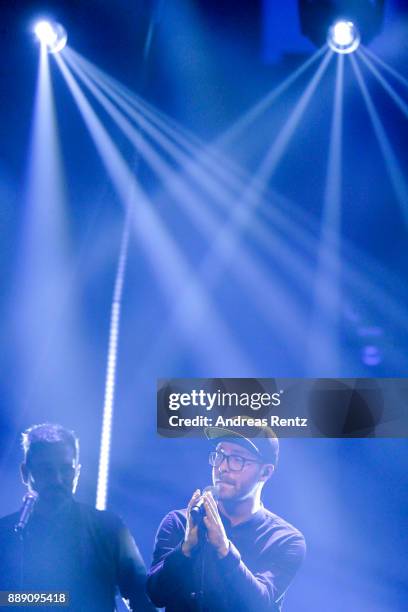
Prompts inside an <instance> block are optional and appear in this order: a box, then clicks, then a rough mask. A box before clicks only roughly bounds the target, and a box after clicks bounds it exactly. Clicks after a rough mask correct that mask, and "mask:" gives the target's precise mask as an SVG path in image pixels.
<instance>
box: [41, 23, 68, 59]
mask: <svg viewBox="0 0 408 612" xmlns="http://www.w3.org/2000/svg"><path fill="white" fill-rule="evenodd" d="M34 33H35V35H36V36H37V38H38V40H39V41H40V43H41V44H42V45H44V46H45V47H46V48H47V50H48V51H49V53H59V51H62V49H63V48H64V47H65V45H66V44H67V38H68V37H67V32H66V30H65V28H64V27H63V26H62V25H61V24H60V23H56V22H53V21H38V22H37V23H36V25H35V26H34Z"/></svg>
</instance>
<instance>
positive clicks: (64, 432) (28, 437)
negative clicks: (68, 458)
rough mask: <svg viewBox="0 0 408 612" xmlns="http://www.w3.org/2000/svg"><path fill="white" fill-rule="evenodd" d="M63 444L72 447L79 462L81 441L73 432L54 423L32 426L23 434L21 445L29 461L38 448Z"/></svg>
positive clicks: (25, 458)
mask: <svg viewBox="0 0 408 612" xmlns="http://www.w3.org/2000/svg"><path fill="white" fill-rule="evenodd" d="M58 442H62V443H63V444H66V445H67V446H70V447H71V448H72V450H73V451H74V456H75V462H76V463H78V461H79V439H78V437H77V436H76V434H75V433H74V432H73V431H70V430H69V429H66V428H65V427H62V425H55V424H53V423H41V424H40V425H32V426H31V427H29V428H28V429H26V430H25V431H24V432H23V433H22V434H21V444H22V446H23V450H24V460H25V462H27V461H28V459H29V455H30V453H31V451H32V449H33V448H35V447H36V446H44V445H45V444H56V443H58Z"/></svg>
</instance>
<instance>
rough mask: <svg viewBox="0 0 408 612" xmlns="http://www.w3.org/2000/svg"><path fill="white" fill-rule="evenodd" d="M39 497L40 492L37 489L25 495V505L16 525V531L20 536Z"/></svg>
mask: <svg viewBox="0 0 408 612" xmlns="http://www.w3.org/2000/svg"><path fill="white" fill-rule="evenodd" d="M37 499H38V493H36V492H35V491H29V492H28V493H26V494H25V495H24V497H23V505H22V507H21V511H20V518H19V520H18V523H16V525H15V527H14V531H15V532H16V533H18V534H19V535H20V536H21V535H22V534H23V531H24V529H25V528H26V527H27V523H28V521H29V520H30V516H31V514H32V512H33V510H34V506H35V503H36V501H37Z"/></svg>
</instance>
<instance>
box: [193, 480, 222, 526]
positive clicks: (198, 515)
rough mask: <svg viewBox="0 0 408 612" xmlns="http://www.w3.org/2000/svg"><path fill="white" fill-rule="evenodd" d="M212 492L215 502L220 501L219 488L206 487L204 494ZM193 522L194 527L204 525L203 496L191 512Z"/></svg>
mask: <svg viewBox="0 0 408 612" xmlns="http://www.w3.org/2000/svg"><path fill="white" fill-rule="evenodd" d="M207 492H210V493H212V496H213V498H214V499H215V500H217V499H218V488H217V487H211V486H209V487H205V489H204V491H203V493H207ZM190 516H191V520H192V521H193V523H194V525H202V524H203V518H204V517H205V508H204V498H203V497H202V496H201V497H200V499H199V500H198V501H197V502H196V503H195V504H194V506H193V507H192V508H191V510H190Z"/></svg>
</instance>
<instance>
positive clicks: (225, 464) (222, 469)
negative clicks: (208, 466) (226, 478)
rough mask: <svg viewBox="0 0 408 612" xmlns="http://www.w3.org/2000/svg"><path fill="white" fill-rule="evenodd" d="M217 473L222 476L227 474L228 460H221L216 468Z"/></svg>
mask: <svg viewBox="0 0 408 612" xmlns="http://www.w3.org/2000/svg"><path fill="white" fill-rule="evenodd" d="M218 471H219V473H220V474H224V473H225V472H229V471H230V469H229V467H228V459H227V458H226V457H224V458H223V460H222V461H221V463H220V465H219V466H218Z"/></svg>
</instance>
